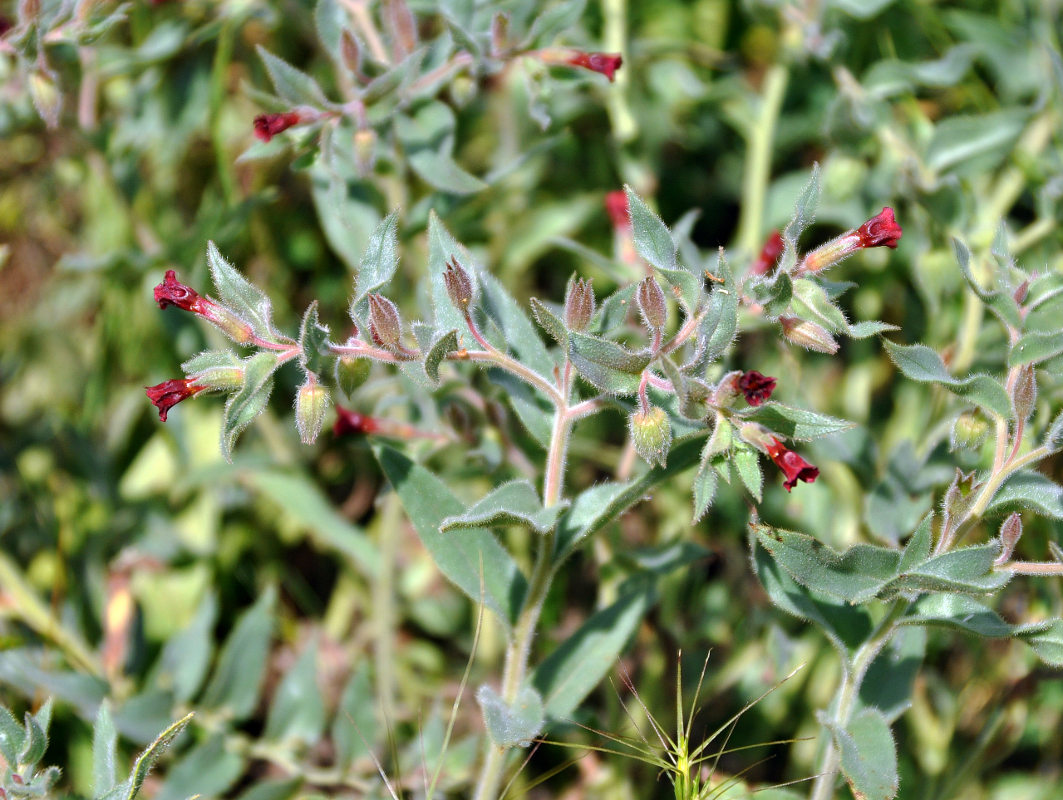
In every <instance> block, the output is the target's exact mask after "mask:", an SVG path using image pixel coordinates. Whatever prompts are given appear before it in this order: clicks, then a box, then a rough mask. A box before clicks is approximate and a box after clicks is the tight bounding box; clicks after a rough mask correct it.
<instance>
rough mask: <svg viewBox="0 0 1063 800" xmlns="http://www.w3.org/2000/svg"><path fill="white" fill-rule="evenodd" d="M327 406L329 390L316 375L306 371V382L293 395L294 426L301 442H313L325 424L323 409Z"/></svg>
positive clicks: (326, 408)
mask: <svg viewBox="0 0 1063 800" xmlns="http://www.w3.org/2000/svg"><path fill="white" fill-rule="evenodd" d="M328 407H329V392H328V389H326V388H325V387H324V386H322V385H321V384H320V383H319V382H318V380H317V376H316V375H314V374H313V373H312V372H310V373H307V376H306V383H304V384H303V385H302V386H300V387H299V392H298V394H296V395H295V427H296V428H298V429H299V439H300V440H301V441H302V443H303V444H313V443H314V441H315V440H316V439H317V435H318V434H319V433H321V426H322V425H324V424H325V411H326V410H328Z"/></svg>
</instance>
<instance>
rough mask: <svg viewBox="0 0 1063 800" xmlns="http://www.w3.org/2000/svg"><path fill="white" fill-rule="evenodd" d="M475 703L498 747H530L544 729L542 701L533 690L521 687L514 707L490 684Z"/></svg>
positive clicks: (479, 692) (492, 739)
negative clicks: (477, 704)
mask: <svg viewBox="0 0 1063 800" xmlns="http://www.w3.org/2000/svg"><path fill="white" fill-rule="evenodd" d="M476 700H477V702H479V703H480V709H481V711H483V715H484V726H485V727H486V728H487V733H488V735H489V736H490V737H491V741H492V742H493V743H494V745H495V746H496V747H527V746H528V745H529V744H531V740H532V739H534V738H535V737H536V736H538V735H539V733H540V731H542V729H543V722H544V721H545V714H544V710H543V698H542V697H541V696H540V695H539V693H538V692H537V691H535V689H533V688H532V687H531V686H524V687H521V690H520V691H519V692H518V693H517V698H516V700H514V702H513V703H512V705H510V704H507V703H506V701H505V700H504V699H503V698H502V696H501V695H500V694H499V693H498V692H496V691H495V690H494V689H492V688H491V687H490V686H488V685H487V684H484V685H483V686H481V687H480V688H479V689H478V690H477V692H476Z"/></svg>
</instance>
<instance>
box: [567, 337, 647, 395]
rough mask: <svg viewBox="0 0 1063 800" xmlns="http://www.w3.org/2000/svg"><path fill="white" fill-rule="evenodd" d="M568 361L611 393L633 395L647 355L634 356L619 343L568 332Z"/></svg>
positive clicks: (644, 353) (592, 382) (645, 365)
mask: <svg viewBox="0 0 1063 800" xmlns="http://www.w3.org/2000/svg"><path fill="white" fill-rule="evenodd" d="M568 336H569V340H568V341H569V351H568V352H569V358H571V359H572V366H573V367H575V369H576V372H578V373H579V374H580V375H581V376H582V377H583V378H585V379H586V380H587V381H588V382H589V383H591V384H593V385H594V386H596V387H597V388H599V389H601V390H602V391H604V392H609V393H610V394H620V395H625V394H635V393H636V392H638V390H639V382H640V377H641V375H642V371H643V370H644V369H646V367H647V366H648V365H649V363H650V358H651V356H650V354H649V353H646V352H643V353H636V352H633V351H631V350H628V349H627V348H626V347H624V346H623V345H621V344H617V343H616V342H612V341H610V340H608V339H602V338H600V337H598V336H591V335H589V334H586V333H577V332H576V331H569V335H568Z"/></svg>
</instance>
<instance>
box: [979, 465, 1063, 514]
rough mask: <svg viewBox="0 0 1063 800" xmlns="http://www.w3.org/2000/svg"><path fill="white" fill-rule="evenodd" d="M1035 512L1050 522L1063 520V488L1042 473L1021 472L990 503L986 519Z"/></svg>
mask: <svg viewBox="0 0 1063 800" xmlns="http://www.w3.org/2000/svg"><path fill="white" fill-rule="evenodd" d="M1012 511H1033V512H1035V513H1036V514H1039V515H1040V516H1042V517H1048V518H1049V519H1063V487H1061V486H1060V485H1059V484H1058V483H1056V482H1055V481H1052V480H1050V479H1049V478H1046V477H1045V476H1044V475H1042V474H1041V473H1040V472H1033V471H1032V470H1020V471H1018V472H1016V473H1015V474H1013V475H1012V476H1011V477H1009V478H1008V479H1007V480H1006V481H1004V485H1003V486H1001V487H1000V488H999V489H998V490H997V493H996V494H995V495H993V500H992V501H991V502H990V503H989V507H988V508H987V509H986V512H985V513H986V515H987V516H988V515H997V514H1009V513H1011V512H1012Z"/></svg>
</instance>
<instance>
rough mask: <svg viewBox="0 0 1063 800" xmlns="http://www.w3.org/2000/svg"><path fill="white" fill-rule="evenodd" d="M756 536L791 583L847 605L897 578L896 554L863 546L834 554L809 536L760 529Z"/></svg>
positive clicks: (877, 590)
mask: <svg viewBox="0 0 1063 800" xmlns="http://www.w3.org/2000/svg"><path fill="white" fill-rule="evenodd" d="M756 536H757V539H758V541H759V543H760V546H761V547H763V548H764V549H765V550H766V551H767V552H768V553H769V554H771V556H772V558H774V559H775V560H776V561H777V562H779V564H781V565H782V567H783V568H784V569H785V570H786V571H787V572H789V573H790V575H791V577H792V578H793V579H794V580H795V581H797V582H798V583H800V584H802V585H804V586H807V587H808V588H810V589H812V590H814V591H817V592H820V593H821V594H825V595H829V596H831V597H838V598H840V599H842V600H845V601H847V602H849V603H861V602H864V601H866V600H869V599H871V598H872V597H875V596H876V595H877V594H878V593H879V591H881V589H882V588H883V587H884V586H885V585H886V584H887V583H889V581H890V580H891V579H893V577H894V576H895V575H896V574H897V564H898V563H899V562H900V558H901V554H900V552H898V551H897V550H890V549H887V548H885V547H876V546H874V545H867V544H858V545H854V546H853V547H850V548H849V549H848V550H846V551H845V552H844V553H837V552H835V551H834V550H832V549H831V548H829V547H827V546H826V545H825V544H823V543H822V542H821V541H819V540H818V539H816V538H814V537H812V536H808V535H806V534H803V533H797V532H795V531H786V530H780V529H777V528H768V527H767V526H763V525H762V526H759V527H758V528H757V530H756Z"/></svg>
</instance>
